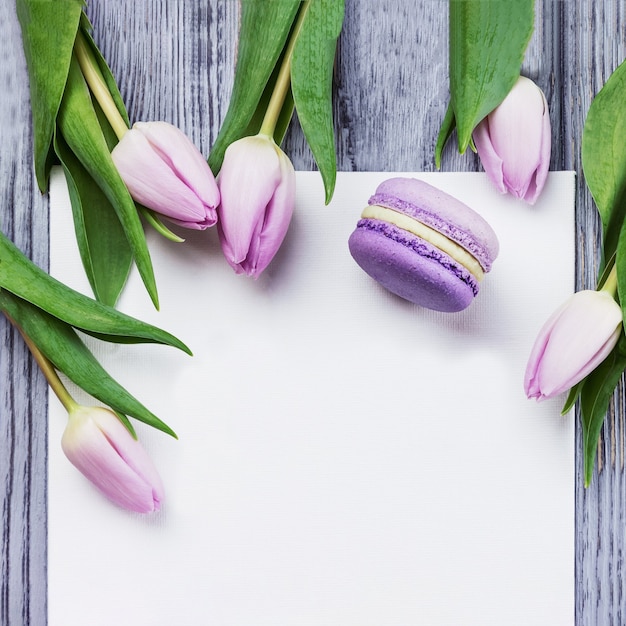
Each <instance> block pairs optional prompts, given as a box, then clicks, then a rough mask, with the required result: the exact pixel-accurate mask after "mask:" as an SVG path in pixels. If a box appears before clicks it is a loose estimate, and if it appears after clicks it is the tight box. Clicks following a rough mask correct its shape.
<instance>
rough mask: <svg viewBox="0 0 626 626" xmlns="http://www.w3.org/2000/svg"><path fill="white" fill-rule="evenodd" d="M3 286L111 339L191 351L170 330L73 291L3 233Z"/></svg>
mask: <svg viewBox="0 0 626 626" xmlns="http://www.w3.org/2000/svg"><path fill="white" fill-rule="evenodd" d="M0 288H2V289H6V290H7V291H10V292H11V293H13V294H15V295H16V296H18V297H20V298H21V299H23V300H26V301H28V302H30V303H32V304H33V305H35V306H36V307H38V308H40V309H42V310H44V311H46V312H47V313H49V314H50V315H53V316H54V317H57V318H58V319H60V320H62V321H64V322H66V323H67V324H70V325H71V326H74V327H75V328H78V329H80V330H83V331H84V332H86V333H90V334H96V335H98V336H100V337H102V338H105V337H106V338H108V340H109V341H114V342H127V341H143V342H149V343H160V344H165V345H169V346H173V347H175V348H178V349H180V350H183V351H184V352H186V353H187V354H191V351H190V350H189V348H188V347H187V346H186V345H185V344H184V343H183V342H182V341H180V340H179V339H177V338H176V337H174V336H173V335H171V334H170V333H168V332H166V331H164V330H161V329H159V328H156V327H155V326H152V325H150V324H146V323H145V322H142V321H140V320H137V319H135V318H133V317H130V316H129V315H125V314H124V313H121V312H120V311H117V310H115V309H113V308H112V307H109V306H106V305H104V304H102V303H100V302H98V301H97V300H93V299H92V298H88V297H87V296H85V295H83V294H81V293H79V292H78V291H74V290H73V289H71V288H70V287H68V286H67V285H64V284H63V283H61V282H59V281H58V280H56V279H55V278H53V277H52V276H50V275H49V274H47V273H46V272H44V271H43V270H42V269H40V268H39V267H37V266H36V265H35V264H34V263H33V262H32V261H30V260H29V259H28V258H27V257H26V256H25V255H24V254H22V252H20V250H19V249H18V248H17V247H16V246H15V245H14V244H13V243H12V242H11V241H10V240H9V239H7V237H6V236H5V235H3V234H2V233H0Z"/></svg>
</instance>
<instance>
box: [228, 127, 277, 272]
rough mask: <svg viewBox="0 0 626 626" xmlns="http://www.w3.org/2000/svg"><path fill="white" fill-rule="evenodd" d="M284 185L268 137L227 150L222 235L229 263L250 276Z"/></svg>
mask: <svg viewBox="0 0 626 626" xmlns="http://www.w3.org/2000/svg"><path fill="white" fill-rule="evenodd" d="M280 183H281V162H280V159H279V156H278V153H277V151H276V149H275V144H274V143H273V142H272V141H271V140H270V139H269V138H266V137H263V136H256V137H245V138H244V139H240V140H239V141H236V142H234V143H232V144H231V145H230V146H229V147H228V148H227V150H226V154H225V155H224V161H223V164H222V169H221V170H220V174H219V177H218V186H219V190H220V195H221V202H220V207H219V209H218V214H219V223H218V233H219V235H220V242H221V245H222V250H223V252H224V255H225V256H226V260H227V261H228V263H229V264H230V265H231V266H232V267H233V268H234V269H235V271H237V272H238V273H240V272H244V271H245V272H246V273H249V270H250V268H251V267H253V266H255V265H256V261H253V260H252V259H251V258H249V257H250V256H251V253H252V254H254V255H258V252H259V245H260V237H261V233H262V232H263V228H264V226H265V224H266V210H267V207H268V205H269V204H270V202H271V200H272V198H273V196H274V193H275V191H276V189H277V187H278V186H279V185H280Z"/></svg>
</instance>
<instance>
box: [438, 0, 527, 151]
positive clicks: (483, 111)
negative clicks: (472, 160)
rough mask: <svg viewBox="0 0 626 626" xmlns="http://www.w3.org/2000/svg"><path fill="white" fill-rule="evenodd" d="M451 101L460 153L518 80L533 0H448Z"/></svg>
mask: <svg viewBox="0 0 626 626" xmlns="http://www.w3.org/2000/svg"><path fill="white" fill-rule="evenodd" d="M449 20H450V61H449V63H450V68H449V74H450V103H451V106H452V110H453V111H454V117H455V120H456V127H457V136H458V144H459V151H460V152H461V153H463V152H465V150H466V149H467V147H468V146H469V144H470V141H471V138H472V131H473V130H474V128H475V127H476V125H477V124H478V123H479V122H480V121H481V120H482V119H483V118H484V117H485V116H486V115H488V114H489V113H490V112H491V111H493V109H495V108H496V107H497V106H498V105H499V104H500V103H501V102H502V100H504V98H505V97H506V95H507V94H508V93H509V91H511V89H512V88H513V85H514V84H515V82H516V80H517V79H518V77H519V74H520V69H521V65H522V61H523V60H524V53H525V51H526V47H527V46H528V42H529V41H530V37H531V35H532V32H533V28H534V0H450V15H449Z"/></svg>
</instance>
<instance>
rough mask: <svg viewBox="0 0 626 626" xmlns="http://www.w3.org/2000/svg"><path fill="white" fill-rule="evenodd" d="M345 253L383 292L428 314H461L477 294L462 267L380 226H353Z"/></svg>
mask: <svg viewBox="0 0 626 626" xmlns="http://www.w3.org/2000/svg"><path fill="white" fill-rule="evenodd" d="M348 247H349V249H350V254H351V255H352V257H353V258H354V260H355V261H356V262H357V264H358V265H359V266H360V267H361V269H363V271H365V272H366V273H367V274H369V275H370V276H371V277H372V278H373V279H374V280H376V281H377V282H378V283H380V284H381V285H382V286H383V287H385V288H386V289H388V290H389V291H391V292H392V293H394V294H396V295H398V296H400V297H401V298H404V299H405V300H408V301H410V302H413V303H414V304H418V305H420V306H423V307H426V308H428V309H432V310H435V311H442V312H447V313H454V312H457V311H462V310H463V309H466V308H467V307H468V306H469V305H470V304H471V302H472V301H473V299H474V297H475V296H476V294H477V293H478V282H477V281H476V279H475V278H474V277H473V276H472V275H471V274H470V272H468V271H467V269H465V268H464V267H463V266H462V265H460V264H459V263H457V262H456V261H454V259H452V258H451V257H450V256H448V255H447V254H445V253H443V252H441V250H439V249H438V248H436V247H434V246H432V245H430V244H429V243H428V242H426V241H425V240H423V239H421V238H420V237H417V236H415V235H412V234H411V233H408V232H406V231H404V230H402V229H399V228H396V227H395V226H393V225H391V224H388V223H386V222H381V221H377V220H369V219H361V220H359V222H358V224H357V228H356V230H354V232H353V233H352V234H351V235H350V238H349V240H348Z"/></svg>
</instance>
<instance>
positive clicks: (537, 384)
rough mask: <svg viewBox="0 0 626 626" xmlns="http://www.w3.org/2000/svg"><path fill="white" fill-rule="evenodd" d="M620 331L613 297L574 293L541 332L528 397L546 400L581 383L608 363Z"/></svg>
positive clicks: (531, 363)
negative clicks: (597, 368)
mask: <svg viewBox="0 0 626 626" xmlns="http://www.w3.org/2000/svg"><path fill="white" fill-rule="evenodd" d="M621 329H622V310H621V308H620V306H619V304H617V302H616V301H615V300H614V299H613V296H611V295H610V294H609V293H607V292H605V291H592V290H585V291H579V292H577V293H575V294H574V295H573V296H572V297H571V298H569V299H568V300H567V301H566V302H565V303H564V304H563V305H562V306H561V307H559V308H558V309H557V310H556V311H555V312H554V313H553V314H552V316H551V317H550V318H549V319H548V321H547V322H546V323H545V324H544V326H543V328H542V329H541V330H540V331H539V335H538V336H537V339H536V340H535V344H534V346H533V349H532V351H531V354H530V358H529V360H528V365H527V366H526V374H525V376H524V391H525V392H526V395H527V396H528V397H529V398H536V399H537V400H543V399H545V398H551V397H553V396H557V395H559V394H560V393H562V392H564V391H567V390H568V389H570V388H571V387H573V386H574V385H576V384H577V383H579V382H580V381H581V380H582V379H583V378H585V377H586V376H587V375H588V374H590V373H591V372H592V371H593V370H594V369H595V368H596V367H597V366H598V365H600V363H602V361H604V359H606V357H607V356H608V355H609V353H610V352H611V350H612V349H613V348H614V347H615V344H616V343H617V340H618V339H619V336H620V332H621Z"/></svg>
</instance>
